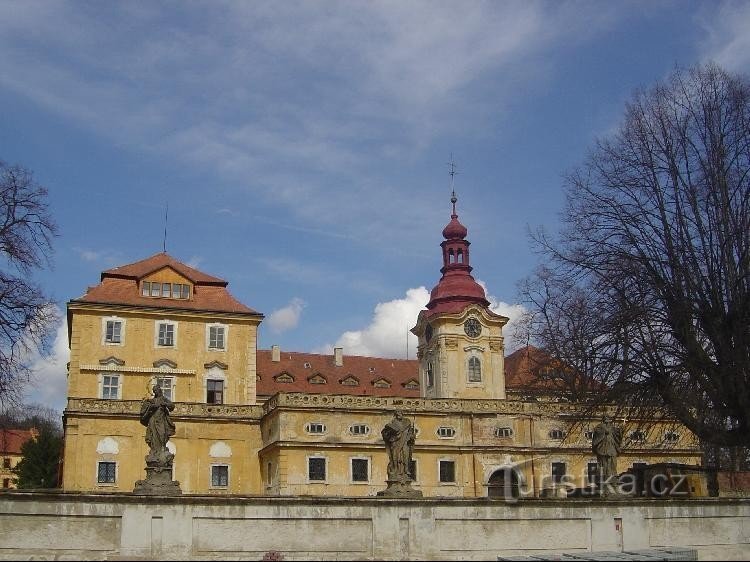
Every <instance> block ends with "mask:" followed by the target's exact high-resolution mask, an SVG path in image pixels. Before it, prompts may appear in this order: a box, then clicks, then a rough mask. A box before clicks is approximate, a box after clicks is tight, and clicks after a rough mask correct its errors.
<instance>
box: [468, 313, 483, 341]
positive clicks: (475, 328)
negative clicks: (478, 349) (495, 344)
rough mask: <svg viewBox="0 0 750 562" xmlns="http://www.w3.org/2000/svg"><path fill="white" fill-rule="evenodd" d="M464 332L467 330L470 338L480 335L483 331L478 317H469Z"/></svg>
mask: <svg viewBox="0 0 750 562" xmlns="http://www.w3.org/2000/svg"><path fill="white" fill-rule="evenodd" d="M464 332H466V335H467V336H469V337H470V338H476V337H479V334H481V333H482V325H481V324H480V323H479V320H477V319H476V318H469V319H468V320H467V321H466V322H465V323H464Z"/></svg>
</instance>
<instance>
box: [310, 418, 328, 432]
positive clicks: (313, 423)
mask: <svg viewBox="0 0 750 562" xmlns="http://www.w3.org/2000/svg"><path fill="white" fill-rule="evenodd" d="M313 425H320V426H323V431H321V432H318V431H310V428H311V427H312V426H313ZM305 433H307V434H308V435H325V434H326V433H328V427H327V426H326V424H324V423H323V422H319V421H311V422H307V423H306V424H305Z"/></svg>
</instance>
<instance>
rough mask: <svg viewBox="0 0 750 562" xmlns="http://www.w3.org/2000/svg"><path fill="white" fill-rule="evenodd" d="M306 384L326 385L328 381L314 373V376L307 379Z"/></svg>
mask: <svg viewBox="0 0 750 562" xmlns="http://www.w3.org/2000/svg"><path fill="white" fill-rule="evenodd" d="M307 382H309V383H310V384H327V383H328V380H327V379H326V378H325V377H324V376H323V375H321V374H320V373H315V374H314V375H312V376H310V377H307Z"/></svg>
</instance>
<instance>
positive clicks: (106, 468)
mask: <svg viewBox="0 0 750 562" xmlns="http://www.w3.org/2000/svg"><path fill="white" fill-rule="evenodd" d="M116 473H117V463H115V462H111V461H101V462H99V463H98V464H97V467H96V481H97V483H99V484H114V483H115V478H116V475H117V474H116Z"/></svg>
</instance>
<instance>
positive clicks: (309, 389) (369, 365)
mask: <svg viewBox="0 0 750 562" xmlns="http://www.w3.org/2000/svg"><path fill="white" fill-rule="evenodd" d="M534 349H536V348H534ZM520 351H521V350H519V351H517V352H515V353H513V354H511V355H510V356H508V357H506V358H505V386H506V388H508V389H510V390H521V389H538V390H543V389H545V388H549V386H548V385H547V384H546V381H538V380H536V377H535V376H534V375H533V374H532V373H531V371H529V370H528V368H527V367H528V363H523V362H522V361H520V359H522V358H523V356H524V354H523V353H519V352H520ZM536 351H538V350H536ZM279 355H280V360H279V361H278V362H275V361H272V360H271V358H272V351H271V350H268V349H259V350H258V354H257V361H258V363H257V373H258V375H259V377H260V378H259V380H258V385H257V394H258V396H271V395H273V394H276V393H277V392H306V393H308V394H353V395H367V396H401V397H417V398H418V397H419V396H420V389H419V387H417V388H415V389H407V388H404V386H403V385H404V384H405V383H406V382H408V381H410V380H414V381H417V382H419V361H418V360H416V359H384V358H382V357H363V356H360V355H344V361H343V365H342V366H341V367H336V366H335V364H334V356H333V355H319V354H316V353H300V352H296V351H292V352H290V351H280V352H279ZM305 364H307V365H308V366H305ZM283 373H287V374H289V375H291V376H292V377H293V378H294V381H293V382H281V381H277V380H276V377H278V376H279V375H281V374H283ZM317 374H320V375H322V376H323V377H324V378H325V379H326V384H314V383H312V382H310V379H312V378H313V377H314V376H315V375H317ZM349 375H353V376H354V377H356V378H357V379H359V384H358V385H357V386H348V385H345V384H341V381H342V380H344V379H345V378H346V377H347V376H349ZM381 378H383V379H386V380H388V381H389V382H390V383H391V386H390V388H379V387H376V386H374V384H373V383H374V382H375V381H377V380H379V379H381Z"/></svg>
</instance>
